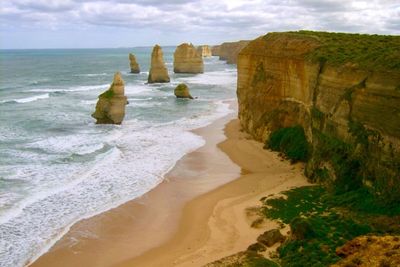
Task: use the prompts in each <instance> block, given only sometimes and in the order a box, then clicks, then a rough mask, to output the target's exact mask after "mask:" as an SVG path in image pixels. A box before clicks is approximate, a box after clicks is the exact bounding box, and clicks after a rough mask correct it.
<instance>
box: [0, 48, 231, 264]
mask: <svg viewBox="0 0 400 267" xmlns="http://www.w3.org/2000/svg"><path fill="white" fill-rule="evenodd" d="M174 49H175V47H164V48H163V51H164V59H165V61H166V65H167V67H168V69H169V74H170V76H171V82H170V83H165V84H147V83H146V82H147V76H148V70H149V65H150V55H151V48H150V47H143V48H130V49H128V48H121V49H73V50H64V49H54V50H0V266H7V267H8V266H23V265H24V264H26V263H27V262H29V261H31V260H33V259H35V258H37V257H38V256H40V255H41V254H42V253H43V252H45V251H46V250H47V249H48V248H50V247H51V245H53V244H54V243H55V242H56V241H57V240H58V239H59V238H60V237H61V236H62V235H63V234H64V233H65V232H66V231H68V229H69V227H70V226H71V225H72V224H73V223H75V222H77V221H79V220H81V219H83V218H87V217H90V216H93V215H95V214H98V213H100V212H103V211H106V210H108V209H111V208H113V207H116V206H118V205H120V204H122V203H124V202H126V201H128V200H131V199H134V198H137V197H139V196H141V195H143V194H144V193H146V192H147V191H149V190H150V189H152V188H154V187H155V186H156V185H157V184H159V183H160V182H161V181H162V180H163V175H164V174H165V173H166V172H168V170H170V169H171V168H172V167H173V166H174V164H175V163H176V162H177V160H179V159H180V158H181V157H182V156H184V155H185V154H187V153H189V152H191V151H193V150H195V149H197V148H199V147H200V146H202V145H203V144H204V140H203V139H202V138H201V137H200V136H197V135H195V134H193V133H191V132H190V130H192V129H195V128H199V127H202V126H205V125H207V124H209V123H211V122H212V121H215V120H216V119H218V118H221V117H223V116H225V115H227V114H228V113H230V112H232V110H230V109H229V107H228V104H227V103H226V102H224V100H227V99H234V98H235V94H236V93H235V92H236V68H235V67H234V66H232V65H227V64H226V63H225V62H223V61H219V60H218V58H216V57H212V58H206V59H205V60H204V63H205V65H204V67H205V72H204V74H197V75H192V74H190V75H189V74H173V71H172V61H173V51H174ZM129 52H132V53H134V54H135V55H136V58H137V61H138V63H139V64H140V68H141V71H142V72H141V73H140V74H130V73H129V70H130V69H129V60H128V53H129ZM118 70H119V71H121V72H122V76H123V79H124V80H125V94H126V96H127V97H128V101H129V105H127V106H126V116H125V119H124V121H123V123H122V125H96V124H95V120H94V119H93V118H91V116H90V115H91V113H92V112H93V111H94V109H95V105H96V101H97V96H98V95H99V94H100V93H102V92H103V91H105V90H106V89H108V87H109V85H110V83H111V82H112V79H113V75H114V73H115V71H118ZM182 82H184V83H186V84H187V85H188V86H189V87H190V91H191V94H192V95H193V96H195V97H197V99H195V100H186V99H176V98H175V96H174V94H173V90H174V88H175V87H176V86H177V85H178V84H179V83H182Z"/></svg>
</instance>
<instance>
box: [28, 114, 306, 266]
mask: <svg viewBox="0 0 400 267" xmlns="http://www.w3.org/2000/svg"><path fill="white" fill-rule="evenodd" d="M235 116H236V115H235V114H232V115H229V116H227V117H225V118H223V119H220V120H218V121H216V122H214V123H213V124H211V125H209V126H207V127H205V128H201V129H198V130H196V131H194V132H195V133H196V134H198V135H201V136H202V137H203V138H204V139H205V141H206V144H205V145H204V146H203V147H201V148H199V149H198V150H196V151H194V152H192V153H190V154H188V155H186V156H185V157H183V158H182V159H181V160H180V161H178V162H177V164H176V165H175V167H174V168H173V169H172V170H171V171H170V172H169V173H168V174H167V175H166V179H165V180H164V181H163V182H162V183H161V184H159V185H158V186H157V187H156V188H154V189H153V190H151V191H150V192H148V193H147V194H145V195H143V196H142V197H140V198H138V199H135V200H133V201H130V202H128V203H126V204H124V205H121V206H119V207H118V208H115V209H112V210H110V211H107V212H105V213H102V214H99V215H97V216H95V217H92V218H89V219H86V220H83V221H80V222H79V223H77V224H75V225H73V226H72V228H71V229H70V230H69V232H68V233H67V234H66V235H65V236H64V237H63V238H62V239H61V240H59V241H58V242H57V243H56V244H55V245H54V246H53V247H52V248H51V249H50V251H48V252H47V253H45V254H44V255H42V256H41V257H40V258H39V259H38V260H36V261H35V262H34V263H33V264H31V266H53V267H54V266H202V265H204V264H206V263H208V262H211V261H214V260H217V259H219V258H222V257H225V256H228V255H231V254H233V253H236V252H239V251H242V250H245V249H246V248H247V247H248V246H249V245H250V244H252V243H254V241H255V240H256V238H257V236H258V235H259V234H261V233H262V232H264V231H265V230H267V229H268V228H273V227H276V225H275V223H274V222H267V223H265V224H264V225H263V227H261V228H257V229H255V228H251V227H250V224H251V223H252V220H254V218H251V217H249V216H247V215H246V209H247V208H251V207H255V206H257V205H259V204H260V202H259V199H260V198H261V197H263V196H267V195H270V194H276V193H279V192H280V191H282V190H286V189H288V188H292V187H296V186H302V185H306V184H307V182H306V178H305V177H304V176H303V174H302V173H303V170H302V165H300V164H299V165H291V164H290V163H289V162H287V161H283V160H282V159H281V158H280V157H279V156H278V155H277V154H276V153H273V152H270V151H267V150H264V149H263V148H262V146H263V144H261V143H259V142H256V141H254V140H251V138H250V137H249V136H247V135H246V134H245V133H242V132H241V131H240V126H239V121H238V120H237V119H235Z"/></svg>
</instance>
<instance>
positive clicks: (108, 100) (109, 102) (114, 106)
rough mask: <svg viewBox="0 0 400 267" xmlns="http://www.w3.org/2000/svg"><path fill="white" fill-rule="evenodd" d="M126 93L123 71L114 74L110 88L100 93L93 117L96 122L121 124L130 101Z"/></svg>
mask: <svg viewBox="0 0 400 267" xmlns="http://www.w3.org/2000/svg"><path fill="white" fill-rule="evenodd" d="M124 94H125V87H124V81H123V79H122V76H121V73H120V72H117V73H115V75H114V79H113V82H112V84H111V86H110V88H109V89H108V90H107V91H105V92H104V93H102V94H101V95H99V100H98V101H97V104H96V110H95V112H94V113H93V114H92V117H93V118H95V119H96V124H121V122H122V120H123V119H124V117H125V106H126V105H127V103H128V101H127V98H126V96H125V95H124Z"/></svg>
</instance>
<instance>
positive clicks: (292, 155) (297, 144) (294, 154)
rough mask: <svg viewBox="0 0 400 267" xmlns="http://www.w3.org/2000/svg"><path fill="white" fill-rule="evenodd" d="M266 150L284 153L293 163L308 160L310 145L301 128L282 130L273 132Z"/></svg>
mask: <svg viewBox="0 0 400 267" xmlns="http://www.w3.org/2000/svg"><path fill="white" fill-rule="evenodd" d="M265 148H270V149H272V150H273V151H280V152H282V153H284V154H285V155H286V156H287V157H288V158H289V159H290V160H291V161H292V162H297V161H306V160H307V159H308V152H309V144H308V142H307V139H306V136H305V134H304V130H303V128H302V127H301V126H295V127H288V128H281V129H279V130H277V131H275V132H273V133H272V134H271V137H270V139H269V140H268V142H267V144H266V145H265Z"/></svg>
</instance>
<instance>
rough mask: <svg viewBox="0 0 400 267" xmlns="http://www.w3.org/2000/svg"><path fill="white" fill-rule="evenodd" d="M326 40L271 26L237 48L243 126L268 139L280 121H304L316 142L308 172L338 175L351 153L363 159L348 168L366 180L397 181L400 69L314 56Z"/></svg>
mask: <svg viewBox="0 0 400 267" xmlns="http://www.w3.org/2000/svg"><path fill="white" fill-rule="evenodd" d="M323 45H324V44H323V43H322V42H321V41H320V39H319V38H317V37H314V36H309V35H305V36H303V35H301V34H294V33H293V34H290V33H272V34H268V35H266V36H263V37H260V38H258V39H256V40H254V41H252V42H251V43H250V44H249V45H247V46H246V47H245V48H244V49H242V51H241V52H240V54H239V57H238V89H237V95H238V100H239V118H240V121H241V124H242V127H243V128H244V129H245V130H246V131H247V132H249V133H250V134H252V135H253V136H254V137H255V138H256V139H258V140H260V141H266V140H267V139H268V137H269V135H270V134H271V132H273V131H275V130H277V129H279V128H283V127H291V126H295V125H301V126H302V127H303V128H304V131H305V133H306V136H307V139H308V141H309V142H310V143H311V145H312V148H313V149H312V153H311V155H310V160H309V161H308V163H307V167H306V175H307V176H308V177H310V178H312V179H313V180H324V179H325V180H326V179H328V180H335V179H339V177H340V176H343V175H344V174H343V173H342V172H343V171H342V169H340V167H338V166H339V165H340V164H342V163H343V162H346V164H347V163H348V161H350V162H351V163H354V164H356V165H357V164H358V165H361V166H358V165H357V166H353V167H349V168H348V169H349V170H354V171H355V172H354V173H352V174H346V176H352V177H356V176H357V177H361V179H362V180H363V181H362V182H363V183H364V184H367V185H370V186H372V185H374V186H382V185H383V186H384V187H387V186H388V185H392V184H396V183H397V184H398V183H399V182H400V181H399V179H400V177H399V173H400V90H399V88H400V71H399V70H398V69H397V70H396V69H388V68H386V69H385V68H379V69H378V70H374V69H371V68H369V69H368V68H363V67H360V66H359V65H358V64H356V63H351V62H347V63H344V64H331V63H330V61H329V59H328V60H311V59H310V54H313V53H314V52H320V51H321V49H322V48H323ZM338 56H339V55H338ZM399 66H400V65H399ZM335 149H336V150H337V151H336V152H335ZM340 154H342V156H340ZM338 157H339V158H338ZM349 164H350V163H349Z"/></svg>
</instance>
